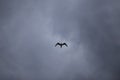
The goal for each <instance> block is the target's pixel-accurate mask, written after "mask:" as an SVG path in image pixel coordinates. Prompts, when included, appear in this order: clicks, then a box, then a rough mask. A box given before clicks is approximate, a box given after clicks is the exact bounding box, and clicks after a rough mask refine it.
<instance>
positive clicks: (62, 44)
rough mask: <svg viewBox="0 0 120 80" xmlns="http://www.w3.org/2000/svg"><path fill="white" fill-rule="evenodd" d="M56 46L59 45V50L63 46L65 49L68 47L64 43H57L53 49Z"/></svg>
mask: <svg viewBox="0 0 120 80" xmlns="http://www.w3.org/2000/svg"><path fill="white" fill-rule="evenodd" d="M57 45H59V46H60V48H62V46H64V45H65V46H66V47H68V45H67V44H66V43H59V42H58V43H56V44H55V47H56V46H57Z"/></svg>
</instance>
